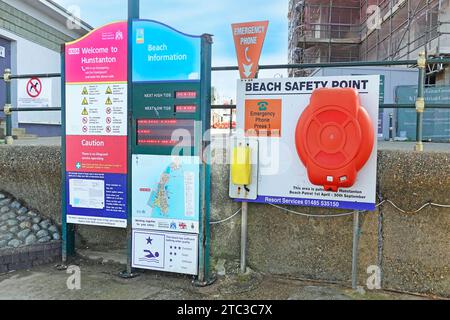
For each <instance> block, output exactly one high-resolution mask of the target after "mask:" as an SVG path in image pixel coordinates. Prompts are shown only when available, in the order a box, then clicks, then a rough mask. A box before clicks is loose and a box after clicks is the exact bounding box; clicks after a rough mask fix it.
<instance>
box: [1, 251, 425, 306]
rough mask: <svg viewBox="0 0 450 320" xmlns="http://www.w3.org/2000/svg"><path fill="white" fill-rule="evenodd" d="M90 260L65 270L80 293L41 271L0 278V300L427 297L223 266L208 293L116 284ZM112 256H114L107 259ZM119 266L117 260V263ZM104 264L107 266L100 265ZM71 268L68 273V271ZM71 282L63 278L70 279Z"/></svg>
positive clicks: (167, 279)
mask: <svg viewBox="0 0 450 320" xmlns="http://www.w3.org/2000/svg"><path fill="white" fill-rule="evenodd" d="M86 255H87V256H90V257H91V258H92V259H91V258H83V257H78V258H76V259H75V260H74V261H73V262H72V263H71V265H72V266H78V267H79V270H80V273H79V274H80V289H79V290H76V289H75V290H70V289H69V288H68V285H67V283H68V282H69V283H72V284H74V283H76V282H73V281H71V280H73V275H72V274H71V273H68V270H57V268H56V267H55V265H45V266H40V267H37V268H34V269H33V270H25V271H17V272H11V273H8V274H2V275H0V300H97V299H100V300H425V299H429V298H427V297H421V296H415V295H410V294H401V293H394V292H387V291H366V290H364V289H363V288H359V289H358V290H356V291H355V290H352V289H350V288H348V287H346V286H344V285H342V284H332V283H319V282H311V281H302V280H300V279H295V278H287V277H283V276H273V275H265V274H261V273H257V272H253V271H249V272H247V274H245V275H239V273H238V270H239V264H238V262H237V261H235V262H227V264H226V270H227V271H226V272H227V274H226V275H224V276H220V277H219V278H218V279H217V281H216V282H215V283H214V284H213V285H211V286H208V287H203V288H200V287H196V286H194V285H193V284H192V280H193V278H192V277H190V276H183V275H175V274H166V273H160V272H152V271H143V270H142V271H141V273H140V274H139V276H138V277H136V278H133V279H122V278H120V277H118V273H119V272H120V271H122V270H123V269H124V267H123V265H121V264H120V263H118V262H121V261H114V260H115V259H110V258H107V259H106V260H101V259H100V260H99V259H97V258H98V257H97V258H95V257H96V256H97V255H99V253H98V252H91V253H89V252H84V256H86ZM114 255H117V252H115V253H113V254H112V256H114ZM119 260H120V259H119ZM105 261H108V262H105ZM72 268H73V267H71V268H70V270H73V269H72ZM71 276H72V278H69V277H71Z"/></svg>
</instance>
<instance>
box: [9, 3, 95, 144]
mask: <svg viewBox="0 0 450 320" xmlns="http://www.w3.org/2000/svg"><path fill="white" fill-rule="evenodd" d="M68 19H71V15H70V13H69V12H67V11H66V10H65V9H63V8H62V7H60V6H59V5H57V4H56V3H54V2H53V1H51V0H0V73H1V74H3V72H4V70H5V69H7V68H8V69H11V71H12V74H37V73H60V72H61V57H60V52H61V45H62V44H63V43H65V42H68V41H72V40H74V39H77V38H80V37H81V36H83V35H85V34H86V33H87V32H89V31H90V30H91V29H92V28H91V27H90V26H89V25H87V24H86V23H84V22H82V21H79V20H73V19H71V20H68ZM68 21H70V22H69V23H68ZM46 83H48V85H49V86H50V87H51V99H50V100H51V103H52V105H51V106H50V107H60V106H61V102H60V101H61V94H60V92H61V80H60V79H59V78H54V79H51V80H48V81H46ZM11 85H12V105H13V106H18V81H17V80H13V81H12V82H11ZM4 105H5V84H4V81H0V106H1V110H2V111H3V106H4ZM3 119H4V114H3V112H0V122H1V124H0V125H1V126H2V127H3V128H4V121H3ZM13 127H14V128H15V129H14V131H15V132H22V133H24V132H25V130H26V131H27V132H28V133H31V134H37V135H40V136H54V135H60V113H59V112H40V113H37V112H32V113H24V112H22V113H19V114H17V113H13ZM19 128H20V129H19Z"/></svg>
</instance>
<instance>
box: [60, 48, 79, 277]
mask: <svg viewBox="0 0 450 320" xmlns="http://www.w3.org/2000/svg"><path fill="white" fill-rule="evenodd" d="M65 51H66V46H65V45H64V44H63V45H62V46H61V206H62V208H61V214H62V217H61V220H62V221H61V222H62V223H61V224H62V237H61V239H62V245H61V247H62V266H60V268H61V269H65V267H66V264H67V261H68V257H70V256H73V255H74V254H75V225H74V224H70V223H67V207H66V200H67V194H66V188H67V187H66V71H65V70H66V57H65Z"/></svg>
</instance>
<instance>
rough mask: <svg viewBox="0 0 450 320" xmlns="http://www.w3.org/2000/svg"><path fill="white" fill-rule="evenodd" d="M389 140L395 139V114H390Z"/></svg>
mask: <svg viewBox="0 0 450 320" xmlns="http://www.w3.org/2000/svg"><path fill="white" fill-rule="evenodd" d="M389 141H394V114H393V113H390V114H389Z"/></svg>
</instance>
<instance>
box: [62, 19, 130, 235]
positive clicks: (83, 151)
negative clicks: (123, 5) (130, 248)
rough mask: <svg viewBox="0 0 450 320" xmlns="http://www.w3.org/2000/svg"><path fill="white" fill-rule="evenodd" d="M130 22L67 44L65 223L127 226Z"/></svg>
mask: <svg viewBox="0 0 450 320" xmlns="http://www.w3.org/2000/svg"><path fill="white" fill-rule="evenodd" d="M127 33H128V31H127V22H117V23H112V24H108V25H106V26H104V27H101V28H99V29H96V30H94V31H93V32H91V33H89V34H88V35H86V36H85V37H83V38H81V39H79V40H76V41H74V42H72V43H69V44H67V45H66V55H65V59H66V61H65V65H66V68H65V79H66V86H65V92H66V101H65V114H66V119H65V120H66V121H65V127H66V132H65V147H66V199H67V204H66V210H67V222H68V223H73V224H87V225H98V226H109V227H120V228H125V227H126V226H127V197H126V195H127V191H126V190H127V173H128V172H127V134H128V130H127V116H128V115H127V112H128V111H127V110H128V109H127V108H128V107H127V103H128V92H127V90H128V87H127V86H128V68H127V65H128V54H127V50H128V48H127V38H128V37H127Z"/></svg>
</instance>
